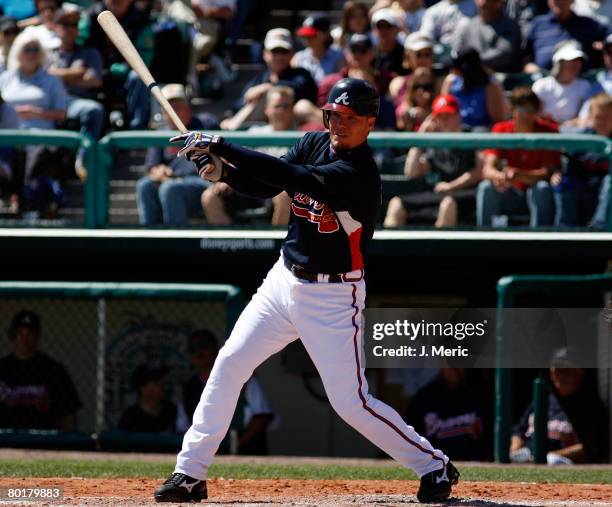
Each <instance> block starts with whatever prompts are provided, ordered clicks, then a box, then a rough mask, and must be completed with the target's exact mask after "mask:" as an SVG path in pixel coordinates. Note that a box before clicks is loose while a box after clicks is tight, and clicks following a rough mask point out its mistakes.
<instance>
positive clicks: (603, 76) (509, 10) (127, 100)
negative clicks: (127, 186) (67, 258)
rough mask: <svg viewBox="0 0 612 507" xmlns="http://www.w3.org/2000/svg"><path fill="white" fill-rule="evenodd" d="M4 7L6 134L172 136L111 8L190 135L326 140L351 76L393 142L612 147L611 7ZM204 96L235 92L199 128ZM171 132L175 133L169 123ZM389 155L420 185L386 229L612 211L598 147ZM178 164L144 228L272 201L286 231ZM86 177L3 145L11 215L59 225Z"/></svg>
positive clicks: (136, 3)
mask: <svg viewBox="0 0 612 507" xmlns="http://www.w3.org/2000/svg"><path fill="white" fill-rule="evenodd" d="M270 5H271V4H270ZM0 8H1V9H2V11H3V16H2V17H1V18H0V70H1V73H0V96H1V98H2V100H1V107H2V111H1V113H2V114H1V115H0V128H19V129H72V130H79V131H80V132H81V133H83V134H85V135H87V136H89V137H91V138H93V139H99V138H100V137H101V136H102V135H103V134H104V133H106V132H108V131H110V130H114V129H148V128H150V127H152V126H154V125H153V124H154V123H155V125H156V126H157V125H159V123H160V122H159V121H158V122H157V123H156V122H154V121H153V116H154V113H155V108H156V106H155V105H152V100H151V97H150V93H149V91H148V90H147V88H146V86H144V84H143V83H142V82H141V81H140V79H139V78H138V77H137V75H136V74H135V73H134V72H133V71H132V70H130V68H129V66H128V65H127V64H126V63H125V61H124V60H123V59H122V57H121V56H120V54H119V53H118V51H117V49H116V48H115V47H114V46H113V45H112V44H111V43H110V41H109V40H108V38H107V37H106V35H105V34H104V32H103V31H102V29H101V27H100V26H99V25H98V23H97V21H96V16H97V15H98V14H99V13H100V12H101V11H102V10H105V9H108V10H110V11H112V12H113V13H114V14H115V15H116V16H117V18H118V19H119V22H120V23H121V25H122V26H123V27H124V29H125V30H126V32H127V33H128V35H129V37H130V39H131V40H132V41H133V42H134V44H135V46H136V47H137V49H138V51H139V53H140V54H141V56H142V57H143V60H144V61H145V63H146V64H147V65H148V66H149V67H150V68H151V69H152V70H153V74H154V75H155V76H156V79H157V80H158V82H160V83H163V84H165V85H168V86H166V87H165V88H164V90H165V91H166V92H167V93H168V94H169V98H170V99H171V100H172V101H173V102H174V103H176V104H179V105H178V106H177V107H178V109H179V112H180V113H181V114H182V115H183V116H184V118H185V119H187V123H189V126H190V128H201V129H209V130H210V129H215V128H221V129H224V130H228V131H233V130H238V129H240V130H244V129H248V128H250V127H253V126H256V127H258V126H262V125H267V128H268V129H269V130H270V131H277V130H281V129H290V130H301V131H306V130H313V129H314V130H317V129H319V130H322V129H324V128H325V127H324V125H323V121H322V116H321V111H320V109H319V107H320V105H321V104H322V103H323V102H324V101H325V99H326V97H327V93H328V92H329V90H330V89H331V87H332V86H333V84H334V83H335V82H337V81H338V80H339V79H341V78H343V77H347V76H350V77H357V78H360V79H365V80H368V81H370V82H371V83H373V84H374V85H375V86H376V87H377V88H378V90H379V91H380V95H381V110H380V115H379V117H378V119H377V123H376V129H378V130H381V131H400V132H414V133H421V132H469V131H471V132H492V133H493V134H495V133H532V132H533V133H542V132H543V133H557V132H561V133H568V132H571V133H577V132H580V133H596V134H598V135H602V136H604V137H607V138H610V137H611V136H612V119H611V117H612V95H611V94H612V11H611V9H610V6H609V3H608V2H603V1H601V2H599V1H587V0H505V1H504V0H396V1H394V0H377V1H376V2H373V1H367V2H361V1H353V0H349V1H346V2H344V3H343V4H342V6H341V10H339V11H325V12H306V15H305V16H303V17H302V18H300V21H297V22H296V21H295V19H296V18H295V17H293V18H292V20H293V22H292V23H290V22H287V23H285V26H272V27H270V26H269V24H270V19H269V18H266V16H262V15H261V14H262V12H261V11H260V9H262V5H261V4H260V2H257V1H255V0H191V1H185V0H159V1H155V2H153V1H147V0H98V1H96V2H94V1H93V0H75V3H69V2H62V0H33V1H24V0H2V1H1V2H0ZM300 14H302V13H300ZM250 22H251V23H253V24H254V25H255V28H254V29H252V30H251V32H252V33H254V34H256V35H254V36H253V37H254V38H255V40H252V41H251V42H252V43H251V45H250V47H249V57H248V58H249V59H250V60H251V62H252V63H259V64H260V65H261V67H260V68H261V70H260V71H259V72H258V73H257V74H256V75H254V76H253V77H252V79H251V80H250V81H248V82H247V83H246V85H245V86H244V89H243V90H242V92H241V93H240V94H239V96H238V95H237V96H229V95H227V92H226V89H227V88H228V86H227V85H228V84H229V83H231V82H232V81H234V80H236V79H238V77H239V72H237V71H236V69H237V66H236V65H233V63H232V58H233V57H234V55H235V54H236V52H237V50H236V48H237V43H238V41H239V40H240V38H241V37H245V33H246V31H247V30H248V25H249V23H250ZM264 34H265V36H264ZM287 89H288V90H290V91H291V95H289V94H288V93H287ZM280 90H282V92H281V91H280ZM224 93H225V95H224ZM281 93H282V94H283V95H282V97H284V98H283V100H284V101H286V100H290V101H291V102H292V104H291V115H290V116H289V111H287V116H286V121H285V120H283V121H281V120H279V119H278V117H277V116H275V114H276V113H274V110H275V109H276V110H280V109H283V108H284V107H285V106H286V105H287V104H284V103H283V104H282V105H279V104H276V105H274V106H271V105H270V101H271V100H273V99H274V97H280V96H281ZM271 96H272V98H271ZM201 97H204V98H206V97H208V98H211V99H213V100H217V99H220V98H222V99H223V100H224V101H227V103H228V104H231V106H230V108H229V109H230V111H227V112H226V114H220V115H218V116H215V117H211V115H207V116H206V117H204V118H200V115H199V114H198V112H197V111H191V105H192V102H193V99H197V98H201ZM442 104H444V105H442ZM436 105H437V106H438V107H437V108H436ZM277 112H278V111H277ZM279 114H280V113H279ZM455 114H456V115H458V116H457V117H456V118H455V117H454V115H455ZM598 115H599V119H597V118H598ZM450 117H453V118H452V120H450V121H447V119H448V118H450ZM275 118H276V119H275ZM289 118H290V119H289ZM161 123H163V125H162V126H164V127H173V125H172V124H171V123H170V122H169V119H168V118H164V119H163V121H162V122H161ZM264 131H265V130H264ZM254 132H257V130H255V131H254ZM377 157H378V158H377V160H378V161H379V162H380V163H381V168H382V167H385V162H386V161H388V160H391V159H397V158H401V157H405V164H404V167H405V171H404V173H405V176H406V178H408V179H409V180H413V183H414V188H415V191H416V193H415V195H414V196H411V195H408V194H407V195H405V196H404V195H402V196H397V197H393V198H392V199H390V202H389V205H388V208H387V209H386V213H385V218H384V225H385V226H386V227H397V226H401V225H404V224H406V225H419V224H423V225H431V224H434V225H435V226H436V227H446V226H455V225H473V224H476V225H478V226H491V225H492V226H497V227H504V226H506V225H507V224H509V223H511V224H514V223H521V220H523V221H527V222H528V223H529V225H530V226H533V227H536V226H553V225H555V226H576V225H577V226H588V227H594V228H601V227H603V226H604V222H605V217H606V213H607V208H608V207H609V198H608V193H609V192H608V191H607V189H609V188H610V179H609V176H607V173H608V170H609V167H608V163H607V159H605V158H604V157H600V156H595V155H594V154H592V153H591V154H589V153H570V152H567V153H564V152H553V151H546V150H535V151H531V150H523V149H514V150H496V149H490V150H484V151H475V152H473V153H471V154H468V153H462V152H461V151H460V150H438V149H435V150H415V149H414V148H413V149H410V150H405V151H404V152H403V153H402V152H401V150H398V149H395V150H382V151H381V152H380V153H378V154H377ZM172 158H173V152H172V150H171V149H166V150H149V152H148V153H147V159H146V165H147V170H148V175H147V176H146V177H144V178H143V179H142V180H141V181H140V182H139V184H138V189H137V202H138V210H139V217H140V223H141V224H143V225H147V226H152V225H165V226H173V227H176V226H184V225H187V224H189V220H190V219H191V218H193V217H204V219H205V220H206V222H207V223H209V224H211V225H227V224H230V223H234V222H235V221H236V220H237V217H239V216H240V215H241V213H242V212H243V211H244V210H245V209H256V208H262V207H263V208H267V209H269V210H274V212H273V214H272V216H273V218H272V222H273V223H275V224H282V223H284V222H285V221H286V212H285V211H283V210H282V209H281V208H282V206H287V199H286V198H285V197H282V198H279V199H276V200H275V201H274V202H263V203H262V202H261V201H258V200H254V201H253V200H251V201H249V200H245V199H244V198H243V197H242V196H236V195H234V193H233V191H231V189H229V188H225V187H224V186H223V185H212V186H208V185H207V184H206V183H205V182H201V181H198V180H197V176H196V173H195V170H194V169H193V167H189V164H188V163H187V164H186V163H184V161H183V162H175V161H173V160H172ZM75 177H78V178H79V179H80V180H81V181H85V180H86V178H87V167H86V161H85V158H84V153H83V152H82V151H78V152H77V153H76V155H74V154H72V153H69V152H68V153H67V151H66V150H65V149H62V148H57V147H43V146H40V145H30V146H27V148H26V149H25V150H23V153H22V151H20V150H15V149H14V148H12V147H11V148H2V149H1V150H0V199H3V203H4V206H5V207H7V208H10V209H11V210H12V211H14V212H15V213H17V212H19V211H24V210H28V209H36V210H38V211H39V212H40V213H41V214H42V215H43V216H49V217H53V216H57V214H58V210H59V209H60V207H61V206H62V202H63V182H65V181H66V180H67V179H71V178H75ZM277 211H278V213H277ZM279 216H281V218H279ZM283 217H284V218H283Z"/></svg>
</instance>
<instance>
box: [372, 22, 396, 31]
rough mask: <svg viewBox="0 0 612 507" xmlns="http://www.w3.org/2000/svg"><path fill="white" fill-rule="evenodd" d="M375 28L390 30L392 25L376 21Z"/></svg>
mask: <svg viewBox="0 0 612 507" xmlns="http://www.w3.org/2000/svg"><path fill="white" fill-rule="evenodd" d="M376 28H378V29H379V30H390V29H391V28H393V25H390V24H389V23H377V24H376Z"/></svg>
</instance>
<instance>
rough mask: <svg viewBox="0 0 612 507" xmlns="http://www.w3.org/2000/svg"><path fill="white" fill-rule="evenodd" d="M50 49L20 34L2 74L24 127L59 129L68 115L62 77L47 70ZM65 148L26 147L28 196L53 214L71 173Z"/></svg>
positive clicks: (7, 99)
mask: <svg viewBox="0 0 612 507" xmlns="http://www.w3.org/2000/svg"><path fill="white" fill-rule="evenodd" d="M46 61H47V57H46V52H45V50H44V48H43V47H42V46H41V44H40V41H39V40H38V39H37V38H36V37H35V36H34V35H32V33H27V32H23V33H21V34H19V35H18V36H17V38H16V39H15V42H14V44H13V46H12V47H11V51H10V53H9V60H8V70H7V71H6V72H4V73H3V74H1V75H0V90H2V97H3V99H4V100H5V102H7V103H8V104H10V105H11V106H13V107H14V109H15V111H17V114H18V115H19V127H20V128H22V129H48V130H52V129H55V128H56V127H55V124H56V122H58V121H63V120H65V119H66V105H67V97H66V91H65V90H64V85H63V84H62V82H61V80H60V79H59V78H57V77H55V76H52V75H50V74H49V73H48V72H46V71H45V70H44V67H45V63H46ZM62 153H63V151H62V150H59V149H57V148H56V147H44V146H40V145H30V146H27V148H26V167H25V187H24V197H25V200H26V202H27V204H28V205H32V206H33V207H34V208H36V209H37V210H38V211H39V212H41V213H43V214H46V216H48V217H49V218H52V217H54V216H55V215H56V213H57V209H58V208H59V206H60V205H61V204H62V199H63V190H62V186H61V181H62V180H63V179H65V178H66V177H68V176H69V174H68V173H67V167H66V166H65V161H64V160H63V159H62Z"/></svg>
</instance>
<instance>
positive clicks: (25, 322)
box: [9, 310, 40, 335]
mask: <svg viewBox="0 0 612 507" xmlns="http://www.w3.org/2000/svg"><path fill="white" fill-rule="evenodd" d="M20 327H27V328H29V329H31V330H33V331H36V332H38V331H40V317H39V316H38V315H37V314H36V313H34V312H33V311H31V310H21V311H19V312H17V313H16V314H15V315H14V316H13V320H12V321H11V327H10V332H9V334H11V335H12V334H13V333H14V332H15V331H17V329H18V328H20Z"/></svg>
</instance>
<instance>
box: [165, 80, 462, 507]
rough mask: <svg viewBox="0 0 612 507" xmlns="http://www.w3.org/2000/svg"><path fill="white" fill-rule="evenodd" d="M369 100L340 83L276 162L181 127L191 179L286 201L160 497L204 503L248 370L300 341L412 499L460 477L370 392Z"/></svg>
mask: <svg viewBox="0 0 612 507" xmlns="http://www.w3.org/2000/svg"><path fill="white" fill-rule="evenodd" d="M378 108H379V97H378V94H377V92H376V90H375V89H374V88H373V87H372V86H371V85H370V84H368V83H366V82H365V81H362V80H358V79H342V80H341V81H339V82H338V83H337V84H336V85H335V86H334V87H333V88H332V90H331V91H330V94H329V98H328V100H327V103H326V104H325V105H324V106H323V108H322V109H323V116H324V122H325V125H326V127H327V128H328V129H329V133H327V132H310V133H307V134H306V135H304V137H302V138H301V139H300V140H299V141H298V142H297V143H296V144H295V145H294V146H293V148H292V149H291V150H289V152H288V153H287V154H286V155H284V156H283V157H281V158H280V159H277V158H274V157H272V156H270V155H266V154H263V153H259V152H256V151H253V150H249V149H246V148H243V147H241V146H237V145H235V144H232V143H230V142H228V141H225V140H224V139H223V138H221V137H218V136H210V135H207V134H204V133H200V132H190V133H187V134H183V135H181V136H178V137H175V138H173V139H171V141H184V146H183V148H182V149H181V151H180V152H179V154H181V153H182V154H184V155H185V156H187V157H189V158H190V159H191V160H193V161H194V162H195V163H196V165H197V166H198V168H199V170H200V175H202V176H203V177H204V178H206V179H208V180H210V181H219V180H220V181H225V182H226V183H228V184H229V185H230V186H232V187H233V188H235V189H236V190H238V191H240V192H242V193H246V194H249V195H253V196H257V197H263V198H269V197H272V196H275V195H277V194H279V193H280V192H282V191H286V192H287V193H288V194H289V195H290V196H292V203H291V209H292V213H291V219H290V222H289V231H288V233H287V237H286V238H285V241H284V242H283V246H282V251H281V255H280V258H279V259H278V261H277V262H276V264H275V265H274V266H273V267H272V269H271V270H270V271H269V273H268V275H267V276H266V279H265V280H264V282H263V284H262V285H261V287H259V289H258V290H257V293H256V294H255V295H254V296H253V299H252V300H251V301H250V303H249V304H248V305H247V307H246V308H245V310H244V311H243V313H242V315H241V316H240V318H239V319H238V321H237V322H236V325H235V326H234V329H233V331H232V333H231V335H230V337H229V338H228V339H227V342H226V343H225V345H224V346H223V348H222V349H221V350H220V351H219V355H218V357H217V360H216V362H215V365H214V367H213V369H212V372H211V374H210V378H209V380H208V382H207V383H206V387H205V388H204V392H203V393H202V397H201V399H200V402H199V404H198V406H197V408H196V410H195V413H194V416H193V424H192V426H191V427H190V428H189V430H188V431H187V433H186V434H185V437H184V440H183V447H182V450H181V452H180V453H179V455H178V458H177V464H176V468H175V470H174V473H173V474H172V476H171V477H170V478H169V479H168V480H167V481H166V482H165V483H164V484H163V485H162V486H161V487H160V488H159V489H157V491H156V492H155V499H156V500H157V501H158V502H186V501H199V500H202V499H204V498H207V492H206V474H207V470H208V467H209V466H210V464H211V462H212V460H213V456H214V454H215V452H216V450H217V447H218V445H219V443H220V442H221V440H222V438H223V436H224V435H225V433H226V432H227V429H228V427H229V424H230V421H231V418H232V414H233V412H234V407H235V406H236V402H237V399H238V396H239V394H240V389H241V388H242V385H243V384H244V383H245V381H246V380H247V379H248V378H249V377H250V376H251V374H252V373H253V370H254V369H255V368H256V367H257V366H258V365H259V364H261V363H262V362H263V361H265V360H266V359H267V358H268V357H269V356H271V355H272V354H274V353H276V352H279V351H280V350H282V349H283V348H284V347H285V346H286V345H287V344H289V343H290V342H292V341H293V340H296V339H297V338H298V337H299V338H300V339H301V340H302V343H303V344H304V347H305V348H306V350H307V351H308V354H309V355H310V357H311V358H312V360H313V362H314V364H315V366H316V367H317V370H318V371H319V374H320V375H321V379H322V381H323V384H324V386H325V391H326V393H327V396H328V398H329V400H330V403H331V404H332V406H333V407H334V409H335V410H336V412H338V414H339V415H340V417H342V418H343V419H344V420H345V421H346V422H347V423H348V424H350V425H351V426H353V427H354V428H355V429H357V430H358V431H360V432H361V433H362V434H363V435H364V436H365V437H366V438H368V439H369V440H370V441H372V442H373V443H374V444H376V445H377V446H378V447H380V448H381V449H382V450H383V451H384V452H386V453H387V454H388V455H390V456H392V457H393V458H395V459H396V460H397V461H399V462H400V463H401V464H403V465H404V466H406V467H408V468H411V469H412V470H414V471H415V472H416V474H417V475H418V476H419V477H420V478H421V483H420V487H419V491H418V494H417V497H418V499H419V500H420V501H421V502H432V501H439V500H445V499H447V498H448V497H449V496H450V493H451V487H452V485H454V484H456V483H457V481H458V479H459V472H458V471H457V469H456V468H455V467H454V466H453V465H452V464H451V463H450V462H449V459H448V457H447V456H446V455H444V453H443V452H442V451H440V450H438V449H434V448H433V447H432V446H431V444H430V443H429V442H428V441H427V440H426V439H425V438H423V437H421V436H420V435H418V434H417V433H416V432H415V431H414V429H413V428H412V427H411V426H408V425H407V424H406V423H405V422H404V421H403V419H402V418H401V417H400V416H399V414H398V413H397V412H396V411H395V410H394V409H392V408H391V407H389V406H388V405H386V404H384V403H382V402H381V401H379V400H377V399H375V398H374V397H372V396H371V395H370V394H369V393H368V384H367V381H366V378H365V375H364V370H365V365H364V359H363V356H362V343H361V340H362V333H361V331H362V330H361V318H360V312H361V311H362V310H363V308H364V302H365V282H364V279H363V276H364V266H365V261H366V250H367V246H368V244H369V242H370V240H371V239H372V235H373V233H374V225H375V223H376V220H377V216H378V212H379V209H380V205H381V182H380V176H379V174H378V169H377V167H376V164H375V163H374V159H373V158H372V152H371V150H370V148H369V146H368V144H367V137H368V134H369V132H370V131H371V130H372V128H373V127H374V122H375V120H376V116H377V114H378Z"/></svg>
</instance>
